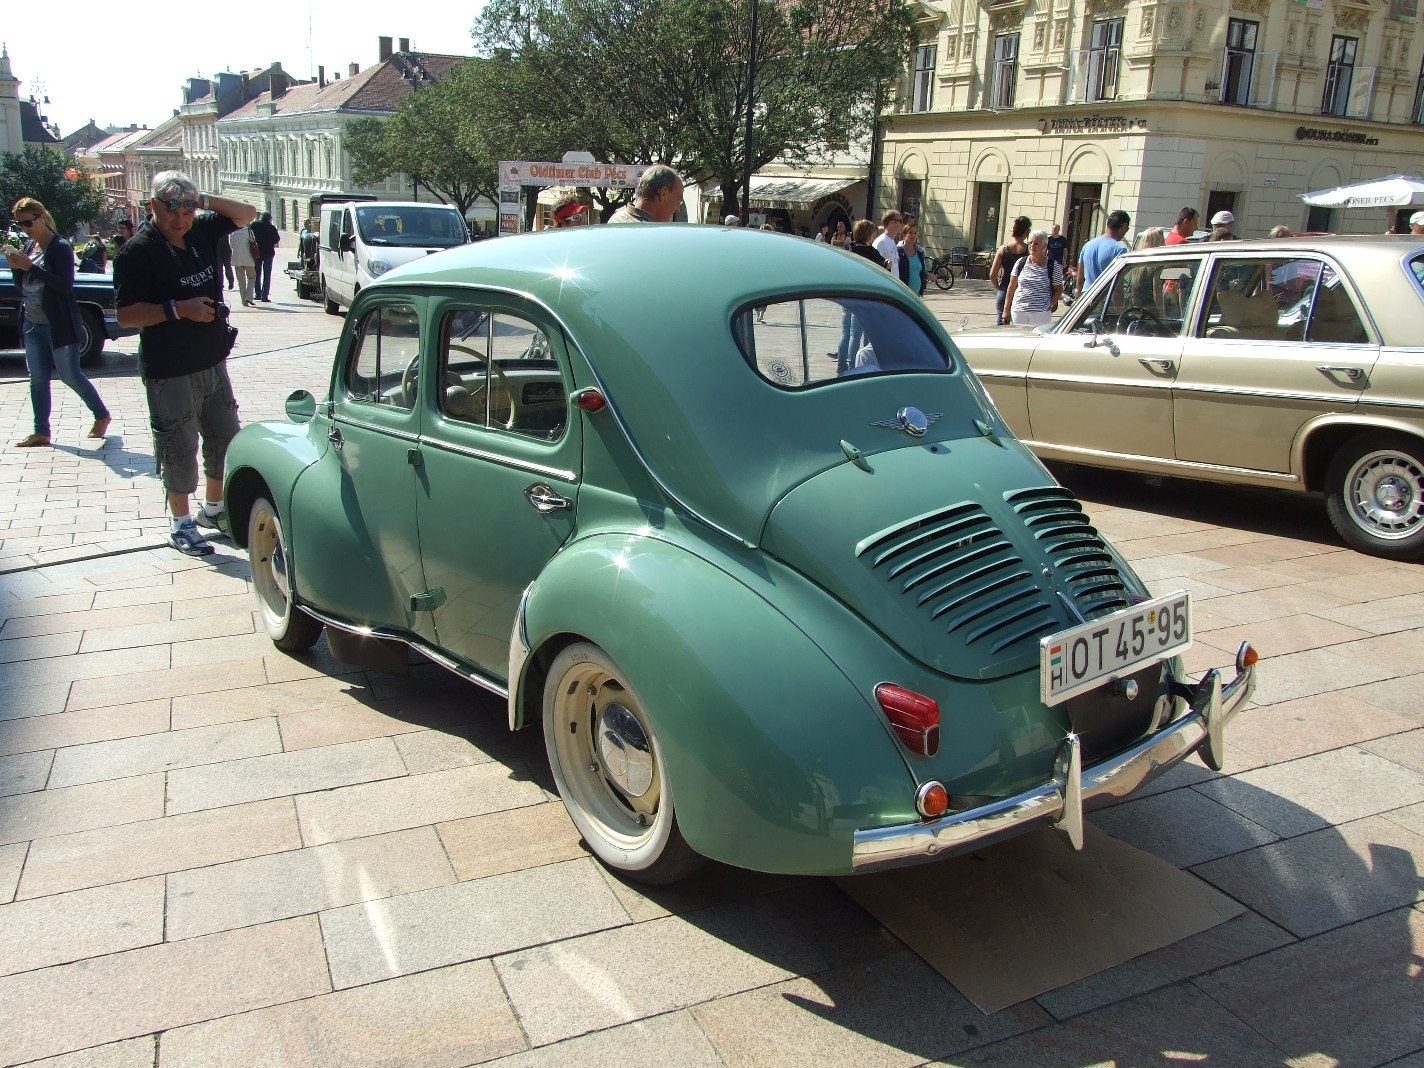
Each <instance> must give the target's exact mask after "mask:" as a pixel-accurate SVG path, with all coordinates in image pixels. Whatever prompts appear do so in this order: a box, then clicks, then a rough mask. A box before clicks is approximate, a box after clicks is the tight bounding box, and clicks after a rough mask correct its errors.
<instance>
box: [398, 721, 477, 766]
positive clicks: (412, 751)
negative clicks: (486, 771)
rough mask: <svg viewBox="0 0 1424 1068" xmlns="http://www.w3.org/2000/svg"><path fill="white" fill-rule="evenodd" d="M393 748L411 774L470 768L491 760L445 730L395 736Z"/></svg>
mask: <svg viewBox="0 0 1424 1068" xmlns="http://www.w3.org/2000/svg"><path fill="white" fill-rule="evenodd" d="M396 748H397V749H398V750H400V755H401V759H402V760H404V761H405V766H406V770H407V771H409V772H410V773H411V774H412V775H420V774H423V773H425V772H429V771H448V770H450V769H451V768H464V767H469V766H470V765H471V764H483V763H484V762H485V761H487V760H489V759H490V757H489V754H488V753H485V752H483V751H481V750H479V749H477V748H475V747H474V746H473V745H471V744H470V742H469V740H468V739H466V738H461V737H459V736H458V735H454V734H447V733H445V732H444V731H420V732H418V733H415V734H403V735H401V736H400V737H398V738H397V739H396Z"/></svg>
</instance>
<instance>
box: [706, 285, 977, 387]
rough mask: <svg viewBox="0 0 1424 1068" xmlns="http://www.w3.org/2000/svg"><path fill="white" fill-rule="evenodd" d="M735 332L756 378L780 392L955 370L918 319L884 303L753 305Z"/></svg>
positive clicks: (820, 300) (818, 300) (809, 300)
mask: <svg viewBox="0 0 1424 1068" xmlns="http://www.w3.org/2000/svg"><path fill="white" fill-rule="evenodd" d="M732 332H733V334H734V335H735V337H736V340H737V345H738V347H739V348H740V349H741V350H742V355H744V356H745V357H746V359H747V362H748V363H749V364H751V366H752V368H753V369H754V370H755V371H756V372H757V374H759V375H761V377H762V378H764V379H766V380H767V381H768V382H770V383H771V384H772V385H774V386H779V387H781V388H782V389H806V388H808V387H811V386H819V385H824V384H826V383H828V382H835V381H837V380H838V379H842V378H850V377H853V376H856V375H874V374H895V373H902V372H906V371H915V372H921V373H923V372H925V371H946V370H949V369H950V367H951V366H952V363H951V359H950V356H949V353H948V352H946V351H945V350H944V348H943V347H941V345H940V344H939V343H938V342H937V341H936V340H935V338H934V337H933V336H932V335H931V334H929V333H928V332H927V331H926V330H925V329H924V327H923V326H921V325H920V323H919V322H917V321H916V320H915V319H914V318H913V317H911V316H910V315H909V314H908V313H907V312H906V311H905V310H904V309H903V308H901V307H899V306H897V305H894V304H890V303H887V302H885V301H878V300H865V299H862V298H858V297H803V298H799V299H795V300H783V301H775V302H773V303H770V304H758V305H752V306H750V307H747V308H744V309H742V311H740V312H739V313H738V314H737V316H736V318H735V319H734V320H733V323H732Z"/></svg>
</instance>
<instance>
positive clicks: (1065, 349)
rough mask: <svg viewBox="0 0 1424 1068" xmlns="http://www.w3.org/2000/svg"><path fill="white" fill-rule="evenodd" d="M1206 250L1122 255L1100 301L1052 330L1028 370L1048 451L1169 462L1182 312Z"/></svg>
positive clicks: (1037, 437) (1038, 435)
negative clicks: (1123, 258)
mask: <svg viewBox="0 0 1424 1068" xmlns="http://www.w3.org/2000/svg"><path fill="white" fill-rule="evenodd" d="M1204 258H1205V257H1204V256H1203V255H1202V254H1200V253H1198V254H1194V255H1181V256H1170V257H1169V256H1161V257H1156V256H1154V257H1151V258H1145V259H1138V260H1133V261H1118V262H1115V263H1114V264H1113V265H1112V267H1110V268H1109V270H1112V271H1113V272H1114V276H1113V278H1112V280H1111V282H1110V284H1109V285H1108V286H1107V287H1106V288H1105V289H1104V288H1099V289H1098V290H1097V296H1096V297H1095V298H1094V300H1093V303H1092V305H1090V306H1083V307H1075V308H1074V309H1073V310H1072V311H1071V312H1070V313H1069V315H1068V316H1067V317H1065V320H1064V323H1063V324H1062V325H1061V326H1060V327H1059V329H1057V330H1055V331H1053V332H1052V333H1049V334H1046V335H1044V337H1043V338H1041V339H1040V341H1039V344H1038V347H1037V348H1036V349H1035V351H1034V354H1033V360H1032V362H1031V363H1030V364H1029V369H1028V409H1029V424H1030V436H1029V441H1030V444H1031V445H1033V447H1034V448H1035V451H1037V452H1039V453H1041V454H1043V455H1046V456H1057V457H1061V458H1064V459H1070V460H1071V459H1074V458H1075V457H1079V458H1082V459H1084V460H1085V461H1089V462H1099V461H1101V460H1102V459H1104V458H1107V457H1113V456H1118V457H1134V458H1140V457H1146V458H1150V459H1155V460H1161V461H1163V462H1164V463H1169V462H1170V461H1171V460H1172V458H1173V456H1174V455H1175V452H1176V450H1175V445H1174V442H1173V437H1172V385H1173V383H1174V382H1175V380H1176V376H1177V363H1178V360H1179V359H1180V357H1181V352H1182V334H1183V331H1184V323H1185V321H1186V320H1185V319H1184V313H1185V310H1186V308H1187V307H1189V305H1190V298H1191V291H1192V286H1193V284H1194V281H1195V279H1196V277H1197V276H1198V275H1199V274H1200V273H1201V263H1202V260H1203V259H1204Z"/></svg>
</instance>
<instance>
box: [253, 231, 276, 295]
mask: <svg viewBox="0 0 1424 1068" xmlns="http://www.w3.org/2000/svg"><path fill="white" fill-rule="evenodd" d="M252 240H254V241H256V242H257V252H258V257H257V293H256V299H257V300H260V301H262V302H263V303H264V304H270V303H271V302H272V261H273V260H274V259H276V257H277V243H278V241H279V240H280V235H279V234H278V233H277V228H276V227H275V226H273V225H272V213H271V212H270V211H264V212H263V213H262V214H261V215H260V216H259V217H258V219H257V221H256V222H255V223H253V224H252Z"/></svg>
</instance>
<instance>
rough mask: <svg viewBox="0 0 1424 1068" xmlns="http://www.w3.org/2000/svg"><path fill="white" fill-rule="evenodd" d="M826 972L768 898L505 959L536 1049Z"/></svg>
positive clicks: (501, 966)
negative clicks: (798, 977)
mask: <svg viewBox="0 0 1424 1068" xmlns="http://www.w3.org/2000/svg"><path fill="white" fill-rule="evenodd" d="M588 863H590V864H591V863H592V861H589V862H588ZM540 870H541V871H546V870H549V869H540ZM499 878H508V877H507V876H500V877H499ZM436 892H438V891H436ZM825 965H826V962H825V958H824V957H822V956H821V954H820V952H819V950H818V949H817V948H816V947H815V946H812V945H810V944H809V943H808V942H807V941H806V940H805V939H804V938H803V937H802V936H801V934H800V933H799V932H798V931H797V930H796V929H795V927H794V926H793V925H792V924H791V923H790V922H789V921H788V920H787V919H786V918H785V917H784V916H783V915H782V914H781V913H780V912H779V911H778V910H777V909H776V908H774V907H773V906H772V905H771V904H769V903H768V902H766V901H765V900H763V899H760V898H758V899H755V900H753V901H749V902H738V903H737V904H736V905H732V906H721V907H718V908H713V909H706V910H704V911H702V912H695V913H690V914H688V915H686V916H669V917H668V918H666V919H662V920H652V921H649V922H648V923H639V924H634V925H632V926H628V927H620V928H615V929H613V930H608V931H600V932H598V933H595V934H589V935H585V936H584V937H582V938H568V937H565V938H563V939H562V940H560V941H557V942H551V943H550V944H548V945H542V946H538V947H536V948H533V949H523V950H519V951H517V952H514V953H510V954H508V955H506V956H502V957H498V958H496V960H495V967H496V969H497V970H498V971H499V975H500V979H501V980H502V981H503V983H504V986H505V990H506V991H507V992H508V994H509V999H510V1001H511V1002H512V1003H513V1005H514V1009H515V1012H517V1013H518V1014H519V1019H520V1022H521V1023H522V1024H523V1025H524V1031H525V1034H527V1035H528V1036H529V1041H530V1043H531V1044H532V1045H535V1046H539V1045H543V1044H545V1043H548V1042H556V1041H558V1040H559V1039H563V1038H572V1037H573V1036H574V1035H579V1034H583V1033H585V1032H587V1031H595V1030H600V1029H602V1028H605V1027H612V1026H615V1025H617V1024H622V1023H627V1022H629V1021H630V1020H636V1019H639V1018H641V1017H644V1016H651V1015H655V1014H657V1013H662V1012H669V1011H671V1010H673V1009H681V1008H687V1007H688V1006H691V1005H698V1004H701V1003H702V1002H706V1001H710V1000H712V999H714V998H720V997H727V996H728V995H731V994H736V993H740V992H741V991H743V990H750V989H753V988H756V987H761V986H767V985H769V984H771V983H779V982H783V981H785V980H787V979H790V978H793V977H795V976H796V975H798V974H800V973H803V972H818V971H822V970H824V968H825Z"/></svg>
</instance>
